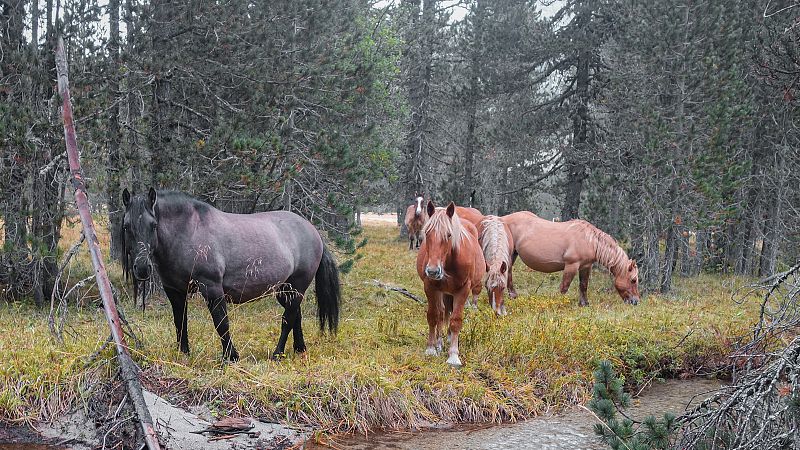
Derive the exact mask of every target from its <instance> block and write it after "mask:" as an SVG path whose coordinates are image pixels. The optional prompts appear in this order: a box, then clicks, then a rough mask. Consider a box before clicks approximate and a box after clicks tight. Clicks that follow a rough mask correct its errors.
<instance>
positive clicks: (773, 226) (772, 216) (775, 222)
mask: <svg viewBox="0 0 800 450" xmlns="http://www.w3.org/2000/svg"><path fill="white" fill-rule="evenodd" d="M782 151H784V150H779V151H777V152H776V153H775V156H774V158H775V159H774V161H773V165H772V174H770V177H769V180H768V181H767V183H770V189H768V190H767V202H766V203H767V205H769V206H768V207H767V211H766V212H767V220H766V223H765V224H764V242H763V244H762V246H761V260H760V261H759V265H758V275H759V276H761V277H767V276H770V275H772V274H774V273H775V266H776V264H777V260H778V250H779V249H780V242H781V239H782V238H783V222H782V221H781V215H782V213H783V202H784V196H785V192H784V191H785V190H786V188H787V187H788V186H789V183H788V182H787V181H788V180H787V177H786V173H785V170H784V167H783V157H782V155H781V152H782Z"/></svg>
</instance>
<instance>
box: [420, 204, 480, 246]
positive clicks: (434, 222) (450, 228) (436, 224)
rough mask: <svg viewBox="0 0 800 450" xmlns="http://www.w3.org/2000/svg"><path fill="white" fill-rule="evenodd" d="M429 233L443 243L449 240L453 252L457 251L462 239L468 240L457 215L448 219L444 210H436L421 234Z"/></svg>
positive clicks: (465, 230)
mask: <svg viewBox="0 0 800 450" xmlns="http://www.w3.org/2000/svg"><path fill="white" fill-rule="evenodd" d="M429 232H434V233H436V235H437V236H438V237H439V239H441V240H443V241H448V240H449V241H450V243H451V244H452V246H453V250H458V248H459V247H460V246H461V241H462V240H463V239H469V232H468V231H467V229H466V228H464V227H463V226H462V225H461V219H460V218H459V217H458V214H456V213H453V217H452V218H450V217H448V216H447V211H446V210H445V209H437V210H436V212H435V213H433V215H432V216H431V217H430V219H428V222H426V223H425V227H424V228H423V229H422V233H423V234H424V235H426V236H427V235H428V233H429ZM448 236H449V237H448Z"/></svg>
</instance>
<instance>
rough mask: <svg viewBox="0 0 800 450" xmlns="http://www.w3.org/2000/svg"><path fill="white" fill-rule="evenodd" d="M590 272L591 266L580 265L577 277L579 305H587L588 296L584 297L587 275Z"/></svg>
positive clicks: (587, 281)
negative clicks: (578, 281) (578, 282)
mask: <svg viewBox="0 0 800 450" xmlns="http://www.w3.org/2000/svg"><path fill="white" fill-rule="evenodd" d="M591 274H592V266H589V267H581V269H580V271H579V272H578V279H579V280H580V281H581V284H580V300H579V301H578V305H580V306H589V298H588V297H586V291H587V290H588V289H589V276H590V275H591Z"/></svg>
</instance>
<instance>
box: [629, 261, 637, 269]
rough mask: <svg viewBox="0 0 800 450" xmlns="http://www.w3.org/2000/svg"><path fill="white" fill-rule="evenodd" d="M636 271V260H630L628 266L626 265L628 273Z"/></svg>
mask: <svg viewBox="0 0 800 450" xmlns="http://www.w3.org/2000/svg"><path fill="white" fill-rule="evenodd" d="M634 269H636V260H635V259H632V260H631V263H630V265H628V272H633V271H634Z"/></svg>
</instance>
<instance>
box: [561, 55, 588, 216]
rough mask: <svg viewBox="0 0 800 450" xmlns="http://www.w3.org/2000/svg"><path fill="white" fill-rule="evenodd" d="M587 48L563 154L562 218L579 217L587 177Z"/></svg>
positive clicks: (579, 68)
mask: <svg viewBox="0 0 800 450" xmlns="http://www.w3.org/2000/svg"><path fill="white" fill-rule="evenodd" d="M590 56H591V53H590V52H589V51H588V50H584V51H581V52H580V53H579V56H578V61H577V64H576V66H577V71H576V74H575V76H576V81H575V90H576V95H575V98H576V101H577V106H576V109H575V112H574V114H573V117H572V148H570V149H569V151H568V152H567V154H566V155H565V157H564V161H565V164H564V166H565V168H566V171H567V173H566V176H567V179H566V181H565V185H564V207H563V208H562V210H561V220H564V221H566V220H570V219H577V218H579V217H580V207H581V194H582V193H583V181H584V180H585V179H586V158H587V157H588V150H589V146H590V143H589V139H590V138H589V96H590V93H589V58H590Z"/></svg>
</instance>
